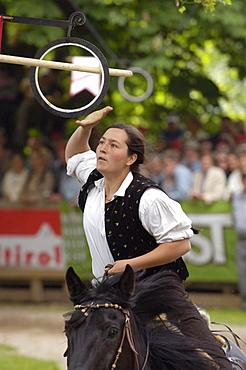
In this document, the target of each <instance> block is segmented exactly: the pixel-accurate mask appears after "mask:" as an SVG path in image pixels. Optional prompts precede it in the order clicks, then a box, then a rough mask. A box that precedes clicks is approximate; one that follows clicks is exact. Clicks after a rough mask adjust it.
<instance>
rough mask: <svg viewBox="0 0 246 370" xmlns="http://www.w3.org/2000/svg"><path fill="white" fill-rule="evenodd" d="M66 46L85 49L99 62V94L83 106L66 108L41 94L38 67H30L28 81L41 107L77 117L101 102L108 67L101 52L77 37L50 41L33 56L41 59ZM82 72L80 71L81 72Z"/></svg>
mask: <svg viewBox="0 0 246 370" xmlns="http://www.w3.org/2000/svg"><path fill="white" fill-rule="evenodd" d="M64 46H65V47H67V46H75V47H79V48H81V49H83V50H85V51H86V52H87V53H89V54H91V55H93V57H94V58H96V59H97V60H98V62H99V67H100V68H101V71H102V73H101V75H100V76H101V84H100V89H99V94H98V95H96V96H95V97H94V98H93V99H92V100H91V101H90V102H89V103H86V104H85V105H84V106H82V107H79V108H75V109H67V108H63V107H58V106H56V105H55V104H54V103H52V102H51V101H49V100H48V98H47V97H46V96H45V95H44V94H43V92H42V90H41V87H40V84H39V78H38V77H39V67H31V70H30V83H31V88H32V91H33V94H34V96H35V98H36V99H37V101H38V102H39V103H40V104H41V106H42V107H43V108H45V109H46V110H47V111H49V112H50V113H52V114H55V115H57V116H60V117H64V118H74V117H79V116H82V115H84V114H88V113H90V112H92V111H93V110H94V109H95V108H96V107H98V105H99V104H100V103H101V102H102V100H103V98H104V97H105V95H106V93H107V91H108V87H109V80H110V77H109V68H108V63H107V60H106V58H105V57H104V55H103V54H102V52H101V51H100V50H99V49H98V48H97V47H96V46H95V45H93V44H91V43H90V42H88V41H86V40H83V39H79V38H73V37H71V38H61V39H57V40H54V41H52V42H50V43H49V44H47V45H45V46H44V47H43V48H42V49H40V50H39V51H38V52H37V54H36V56H35V58H37V59H43V58H45V56H46V55H47V54H48V53H49V52H51V51H53V50H55V49H58V48H60V47H64ZM81 73H82V72H81Z"/></svg>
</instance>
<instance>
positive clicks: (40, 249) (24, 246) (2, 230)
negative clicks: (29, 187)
mask: <svg viewBox="0 0 246 370" xmlns="http://www.w3.org/2000/svg"><path fill="white" fill-rule="evenodd" d="M61 233H62V232H61V222H60V211H59V210H54V209H52V210H49V209H32V210H26V209H20V210H18V209H1V222H0V266H4V267H22V268H52V269H63V268H64V261H63V253H62V237H61Z"/></svg>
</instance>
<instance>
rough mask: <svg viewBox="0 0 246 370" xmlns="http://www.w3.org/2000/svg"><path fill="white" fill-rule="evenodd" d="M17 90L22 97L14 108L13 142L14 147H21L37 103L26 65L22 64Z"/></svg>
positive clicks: (28, 68) (24, 141) (25, 138)
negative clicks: (21, 76)
mask: <svg viewBox="0 0 246 370" xmlns="http://www.w3.org/2000/svg"><path fill="white" fill-rule="evenodd" d="M19 91H20V94H21V97H22V98H21V101H20V103H19V106H18V107H17V109H16V114H15V128H14V135H13V142H14V145H15V146H16V147H18V148H23V147H24V145H25V143H26V140H27V137H26V134H27V131H28V129H29V127H30V126H31V123H32V120H33V114H34V112H35V110H36V107H37V104H38V102H37V101H36V99H35V97H34V94H33V92H32V89H31V84H30V67H28V66H24V77H23V79H22V80H21V82H20V85H19Z"/></svg>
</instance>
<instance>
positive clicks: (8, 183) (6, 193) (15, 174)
mask: <svg viewBox="0 0 246 370" xmlns="http://www.w3.org/2000/svg"><path fill="white" fill-rule="evenodd" d="M27 175H28V170H27V169H26V168H25V161H24V157H23V155H22V154H21V153H14V154H13V155H12V159H11V162H10V168H9V170H7V171H6V172H5V174H4V176H3V181H2V197H3V199H6V200H9V201H11V202H18V201H19V199H20V194H21V193H22V191H23V187H24V184H25V183H26V179H27Z"/></svg>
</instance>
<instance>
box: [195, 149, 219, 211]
mask: <svg viewBox="0 0 246 370" xmlns="http://www.w3.org/2000/svg"><path fill="white" fill-rule="evenodd" d="M201 166H202V170H201V171H196V172H194V178H193V186H192V191H191V193H190V196H189V198H190V199H191V200H196V199H200V200H203V201H204V202H205V203H206V204H211V203H212V202H215V201H217V200H222V199H223V196H224V193H225V191H226V175H225V173H224V171H223V170H222V169H221V168H219V167H217V166H215V165H214V160H213V156H212V155H211V154H203V155H202V156H201Z"/></svg>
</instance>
